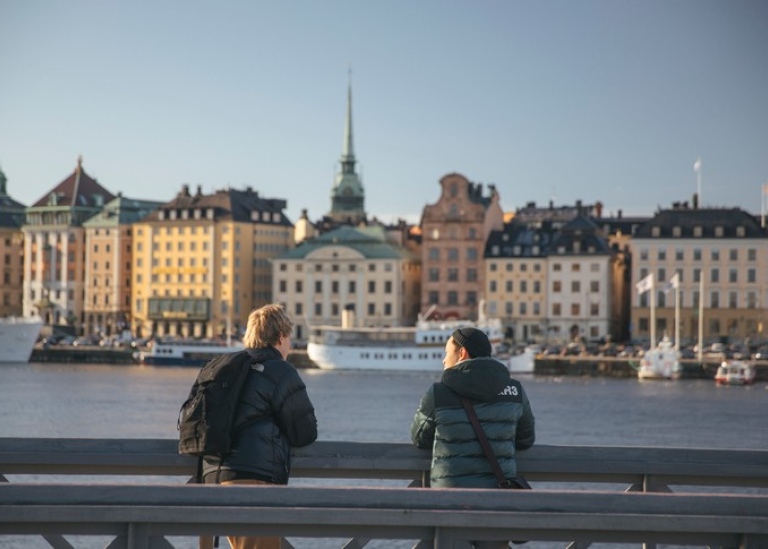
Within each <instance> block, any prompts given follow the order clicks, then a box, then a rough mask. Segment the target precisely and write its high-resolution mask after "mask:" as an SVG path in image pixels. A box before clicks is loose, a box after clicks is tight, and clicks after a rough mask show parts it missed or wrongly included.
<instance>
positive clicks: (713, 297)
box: [709, 291, 720, 309]
mask: <svg viewBox="0 0 768 549" xmlns="http://www.w3.org/2000/svg"><path fill="white" fill-rule="evenodd" d="M718 307H720V292H717V291H715V292H711V293H710V294H709V308H710V309H717V308H718Z"/></svg>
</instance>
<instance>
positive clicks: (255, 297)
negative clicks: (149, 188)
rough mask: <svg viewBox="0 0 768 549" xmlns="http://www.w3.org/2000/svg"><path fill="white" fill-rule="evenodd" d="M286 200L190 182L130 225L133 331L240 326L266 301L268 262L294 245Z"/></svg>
mask: <svg viewBox="0 0 768 549" xmlns="http://www.w3.org/2000/svg"><path fill="white" fill-rule="evenodd" d="M285 207H286V201H285V200H281V199H269V198H262V197H260V196H259V194H258V193H257V192H255V191H253V190H252V189H251V188H247V189H246V190H234V189H226V190H219V191H216V192H215V193H213V194H210V195H204V194H202V191H201V189H200V187H198V189H197V193H196V194H194V195H192V194H190V191H189V186H188V185H184V186H183V187H182V190H181V192H180V193H179V194H178V195H177V196H176V197H175V198H174V199H173V200H172V201H170V202H168V203H166V204H163V205H162V206H161V207H160V208H159V209H157V210H156V211H155V212H153V213H151V214H149V215H148V216H147V217H145V218H144V219H142V220H141V221H138V222H137V223H135V224H134V226H133V242H134V250H133V269H132V270H133V296H132V303H131V323H132V326H133V332H134V334H136V335H138V336H149V335H157V336H178V337H216V336H221V335H224V334H226V333H227V332H228V330H230V331H231V332H235V331H237V330H243V329H244V328H245V325H246V321H247V318H248V314H249V313H250V311H251V310H252V309H253V308H255V307H259V306H261V305H264V304H266V303H268V302H270V301H271V289H272V267H271V263H270V260H271V259H272V258H273V257H275V256H277V255H278V254H280V253H282V252H284V251H286V250H287V249H289V248H290V247H291V246H292V243H293V226H292V225H291V223H290V222H289V221H288V219H287V218H286V216H285V214H284V213H283V210H284V209H285Z"/></svg>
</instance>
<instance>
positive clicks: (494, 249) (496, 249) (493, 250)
mask: <svg viewBox="0 0 768 549" xmlns="http://www.w3.org/2000/svg"><path fill="white" fill-rule="evenodd" d="M491 255H495V256H498V255H499V247H498V246H491Z"/></svg>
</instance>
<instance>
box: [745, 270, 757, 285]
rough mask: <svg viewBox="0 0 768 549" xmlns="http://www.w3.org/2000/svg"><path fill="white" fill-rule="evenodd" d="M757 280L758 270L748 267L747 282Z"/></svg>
mask: <svg viewBox="0 0 768 549" xmlns="http://www.w3.org/2000/svg"><path fill="white" fill-rule="evenodd" d="M756 281H757V271H756V270H755V269H747V282H750V283H753V284H754V283H755V282H756Z"/></svg>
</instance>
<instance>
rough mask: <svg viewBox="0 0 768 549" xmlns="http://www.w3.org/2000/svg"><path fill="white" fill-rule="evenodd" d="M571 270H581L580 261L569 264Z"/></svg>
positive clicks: (576, 271)
mask: <svg viewBox="0 0 768 549" xmlns="http://www.w3.org/2000/svg"><path fill="white" fill-rule="evenodd" d="M571 271H572V272H574V273H578V272H579V271H581V264H580V263H573V264H571Z"/></svg>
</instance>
